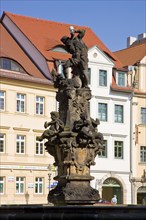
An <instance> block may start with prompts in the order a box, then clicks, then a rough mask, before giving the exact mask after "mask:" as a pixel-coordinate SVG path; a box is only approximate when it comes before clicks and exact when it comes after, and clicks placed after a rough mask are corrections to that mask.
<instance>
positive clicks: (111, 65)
mask: <svg viewBox="0 0 146 220" xmlns="http://www.w3.org/2000/svg"><path fill="white" fill-rule="evenodd" d="M69 27H70V24H63V23H58V22H53V21H47V20H41V19H35V18H31V17H26V16H21V15H15V14H11V13H3V15H2V18H1V36H2V37H1V55H0V58H1V66H0V69H1V70H0V74H1V78H2V80H1V82H2V85H1V92H0V95H1V98H0V107H1V118H2V120H1V136H0V138H1V142H0V143H1V145H0V146H1V177H0V178H1V182H0V186H1V204H18V203H19V204H20V203H23V204H24V203H29V204H32V203H43V204H45V203H46V198H47V191H48V183H49V180H48V177H47V175H48V173H52V177H53V176H54V175H55V172H54V171H53V172H51V170H50V171H49V169H48V168H50V167H53V166H52V165H53V158H52V157H51V156H50V155H48V154H46V153H45V152H44V149H43V148H42V145H41V143H36V141H35V140H36V136H38V135H40V133H41V132H42V131H43V130H44V128H43V124H44V122H45V121H49V120H50V112H51V111H52V110H56V109H57V103H56V100H55V95H56V91H55V89H54V88H53V84H52V83H51V71H52V69H53V68H56V70H57V71H58V72H59V73H61V65H62V64H61V61H63V60H66V59H68V58H69V57H70V56H71V55H70V54H68V53H67V51H65V49H64V47H63V45H62V43H61V41H60V39H61V37H62V36H63V35H67V36H68V35H69ZM74 27H75V29H79V28H82V29H83V28H84V29H85V30H86V35H85V37H84V41H85V43H86V45H87V46H88V48H89V63H88V66H89V71H88V74H89V78H90V88H91V90H92V96H93V97H92V99H91V102H90V113H91V117H93V118H99V119H100V122H101V123H100V126H99V131H100V132H102V133H103V134H104V138H105V150H104V151H103V152H102V153H101V154H100V156H98V157H97V159H96V165H95V166H94V167H92V169H91V175H93V176H94V177H95V180H94V181H92V182H91V184H92V186H93V187H95V188H97V189H99V192H100V194H101V197H104V198H105V199H107V200H109V199H111V198H112V196H113V194H117V196H118V203H125V204H127V203H131V183H130V181H129V179H130V178H129V177H130V174H131V170H130V100H131V98H130V97H131V91H132V90H131V87H130V86H128V84H127V70H126V69H125V68H123V65H122V64H121V62H120V61H119V60H118V59H117V58H116V56H115V55H114V54H113V53H112V52H111V51H109V50H108V48H107V47H106V46H105V45H104V44H103V42H102V41H101V40H100V39H99V38H98V37H97V36H96V35H95V34H94V32H93V31H92V30H91V29H90V28H88V27H83V26H82V27H81V26H76V25H75V26H74ZM56 61H59V62H56ZM57 63H59V64H60V65H59V66H56V64H57ZM11 100H13V102H11ZM10 143H11V144H10ZM25 147H26V148H25ZM42 152H43V156H42ZM22 155H23V156H22ZM51 184H53V180H52V179H51ZM54 184H55V182H54ZM49 185H50V184H49ZM42 189H43V190H44V191H43V190H42Z"/></svg>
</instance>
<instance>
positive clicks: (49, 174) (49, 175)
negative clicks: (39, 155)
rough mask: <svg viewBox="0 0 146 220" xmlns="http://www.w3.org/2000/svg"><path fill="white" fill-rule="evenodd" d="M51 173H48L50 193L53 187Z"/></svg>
mask: <svg viewBox="0 0 146 220" xmlns="http://www.w3.org/2000/svg"><path fill="white" fill-rule="evenodd" d="M51 175H52V174H51V173H48V180H49V192H50V186H51Z"/></svg>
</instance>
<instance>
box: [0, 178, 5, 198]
mask: <svg viewBox="0 0 146 220" xmlns="http://www.w3.org/2000/svg"><path fill="white" fill-rule="evenodd" d="M4 184H5V182H4V177H3V176H0V194H4Z"/></svg>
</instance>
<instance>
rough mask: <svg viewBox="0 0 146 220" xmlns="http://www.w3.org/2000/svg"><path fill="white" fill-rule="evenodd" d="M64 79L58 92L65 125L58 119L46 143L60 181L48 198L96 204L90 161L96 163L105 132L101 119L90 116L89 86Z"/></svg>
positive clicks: (96, 198) (69, 202)
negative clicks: (53, 132) (101, 129)
mask: <svg viewBox="0 0 146 220" xmlns="http://www.w3.org/2000/svg"><path fill="white" fill-rule="evenodd" d="M65 82H66V80H64V79H61V80H59V84H57V86H58V88H59V89H58V92H57V95H56V99H57V101H58V102H59V123H60V121H61V122H62V123H63V124H64V127H63V128H61V129H60V130H59V123H58V130H57V129H56V133H55V134H54V135H50V136H48V142H46V143H45V146H46V150H47V151H48V153H49V154H51V155H53V156H54V159H55V163H54V165H55V166H57V168H58V175H57V176H56V177H55V178H54V179H55V180H57V181H58V185H57V186H56V187H55V189H53V190H51V191H50V192H49V195H48V201H49V202H51V203H54V204H55V205H68V204H94V203H95V202H97V201H98V199H99V193H98V191H97V190H95V189H93V188H92V187H91V186H90V181H91V180H92V179H93V177H92V176H91V175H90V165H94V164H95V162H94V159H95V157H96V155H97V153H98V152H99V150H100V149H101V143H102V141H103V136H102V134H101V133H99V132H98V130H97V126H98V124H99V121H98V120H94V119H92V118H90V117H89V112H88V106H89V103H88V102H89V100H90V98H91V91H90V89H89V88H75V86H74V85H73V86H70V85H69V84H68V82H67V84H66V83H65ZM68 85H69V86H68ZM55 126H57V124H56V125H55ZM42 136H43V135H42Z"/></svg>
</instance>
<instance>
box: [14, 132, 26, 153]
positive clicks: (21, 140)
mask: <svg viewBox="0 0 146 220" xmlns="http://www.w3.org/2000/svg"><path fill="white" fill-rule="evenodd" d="M24 152H25V136H24V135H17V140H16V153H18V154H24Z"/></svg>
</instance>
